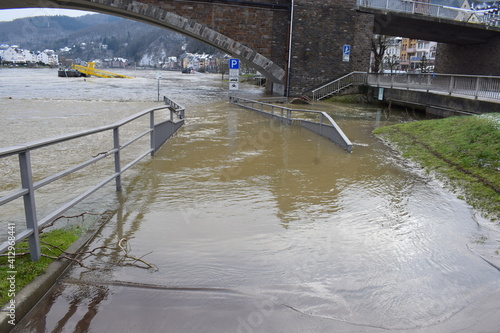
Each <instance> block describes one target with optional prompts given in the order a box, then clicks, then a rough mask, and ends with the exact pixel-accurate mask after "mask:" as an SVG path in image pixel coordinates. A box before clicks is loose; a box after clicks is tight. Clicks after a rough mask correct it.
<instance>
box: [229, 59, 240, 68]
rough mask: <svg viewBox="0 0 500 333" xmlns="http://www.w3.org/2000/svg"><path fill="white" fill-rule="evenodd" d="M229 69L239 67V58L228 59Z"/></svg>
mask: <svg viewBox="0 0 500 333" xmlns="http://www.w3.org/2000/svg"><path fill="white" fill-rule="evenodd" d="M229 69H240V59H229Z"/></svg>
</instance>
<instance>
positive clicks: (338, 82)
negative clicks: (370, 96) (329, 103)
mask: <svg viewBox="0 0 500 333" xmlns="http://www.w3.org/2000/svg"><path fill="white" fill-rule="evenodd" d="M367 77H368V73H367V72H352V73H349V74H347V75H344V76H342V77H339V78H338V79H335V80H333V81H332V82H328V83H326V84H324V85H322V86H321V87H319V88H316V89H314V90H313V91H312V96H313V101H319V100H321V99H324V98H327V97H330V96H332V95H335V94H337V93H339V92H340V91H342V90H344V89H345V88H348V87H350V86H353V85H362V84H365V83H366V80H367Z"/></svg>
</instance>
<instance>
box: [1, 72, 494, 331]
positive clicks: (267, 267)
mask: <svg viewBox="0 0 500 333" xmlns="http://www.w3.org/2000/svg"><path fill="white" fill-rule="evenodd" d="M56 74H57V73H56V72H55V71H54V70H46V69H42V70H23V69H2V70H0V86H1V87H2V89H1V91H0V94H1V96H0V98H1V106H0V117H1V118H0V119H1V127H2V130H1V134H0V138H1V141H0V142H2V146H5V145H11V144H15V143H20V142H23V141H30V140H33V139H37V138H38V139H40V138H45V137H47V136H52V135H58V134H62V133H69V132H73V131H76V130H80V129H85V128H92V127H96V126H100V125H104V124H108V123H110V122H112V121H114V120H118V119H122V118H124V117H125V116H127V115H130V114H132V113H135V112H138V111H141V110H143V109H146V108H149V107H151V106H154V105H157V104H158V103H156V102H155V99H156V90H155V89H156V80H155V79H154V77H155V72H153V71H150V72H148V71H129V72H127V74H131V75H132V76H136V77H137V78H136V79H134V80H119V79H98V78H90V79H87V80H86V81H83V80H82V79H64V78H57V77H56ZM163 78H164V79H162V81H161V87H162V94H163V95H167V96H169V97H170V98H172V99H173V100H174V101H176V102H178V103H180V104H181V105H183V106H185V107H186V110H187V111H186V117H187V121H186V124H185V126H184V127H183V128H182V129H181V130H180V131H179V133H178V134H177V135H176V136H175V137H174V138H172V139H170V140H169V141H168V142H167V143H166V144H165V145H164V146H163V147H162V149H161V150H160V151H159V153H158V154H157V155H155V156H154V157H153V158H148V159H146V160H145V161H144V162H142V163H141V164H140V165H139V166H136V167H135V168H134V169H133V170H132V171H131V172H130V173H129V174H128V175H127V176H126V177H125V179H124V180H123V186H124V188H123V191H122V193H116V192H114V191H113V188H112V186H109V188H105V189H104V190H102V191H100V192H98V193H96V194H95V195H94V196H92V197H91V198H89V199H88V200H87V201H86V202H84V203H82V204H81V205H79V206H78V207H75V208H74V209H73V210H74V211H75V212H79V211H80V212H81V211H83V210H93V211H104V210H106V209H112V210H116V214H115V215H114V216H113V218H112V219H111V221H109V222H108V223H107V224H106V225H105V226H103V228H102V229H101V230H100V231H99V232H98V234H97V236H96V237H95V239H94V241H93V242H92V243H91V244H90V247H91V248H93V247H98V246H103V245H106V246H114V247H116V244H117V242H118V240H119V239H121V238H127V239H128V244H129V246H130V249H131V254H133V255H135V256H137V257H140V256H142V255H145V254H148V255H147V256H145V257H144V258H143V259H145V260H147V261H148V262H149V263H153V264H154V265H155V266H157V267H158V270H157V271H154V270H148V269H143V268H139V267H136V266H133V265H132V266H130V265H129V266H125V265H117V264H116V261H117V259H118V257H119V251H104V252H103V253H102V255H100V256H99V257H98V258H96V257H91V258H88V259H86V260H85V264H86V265H87V266H89V267H92V268H95V269H94V270H88V269H85V268H81V267H76V266H75V267H72V269H71V270H70V271H69V272H68V273H67V274H66V275H65V276H63V277H62V279H61V280H60V282H59V283H58V284H57V285H56V286H55V288H54V289H53V290H51V291H50V293H49V294H47V295H46V297H45V298H44V299H43V300H42V301H41V302H40V303H39V304H38V305H37V306H36V307H35V308H34V309H33V311H32V312H31V313H30V314H29V315H28V316H27V317H26V318H25V319H24V320H23V321H22V322H21V323H20V324H19V325H18V326H17V327H16V329H15V332H141V331H142V332H334V331H345V332H385V331H387V330H389V331H403V330H407V331H409V332H458V331H462V330H465V331H468V332H497V331H498V329H499V327H500V307H499V306H500V301H499V299H500V298H499V297H498V296H500V289H499V282H500V272H499V271H498V270H497V269H496V268H495V267H493V266H492V265H490V264H489V263H488V262H486V261H485V260H483V258H482V257H481V256H480V255H478V253H479V252H481V253H483V254H484V255H483V256H485V255H491V256H494V255H495V250H496V249H497V248H498V245H496V246H497V247H496V248H495V246H492V245H491V242H493V243H495V242H496V240H498V238H499V234H498V229H497V227H496V226H495V225H494V224H493V223H492V222H490V221H487V220H485V219H484V218H482V217H481V216H480V215H479V214H478V213H476V212H474V211H473V210H472V209H471V208H470V207H469V206H468V205H467V204H465V203H464V201H462V200H460V199H458V198H457V196H456V195H455V194H453V193H451V192H450V191H448V190H447V189H446V188H445V187H444V186H443V184H441V183H440V182H438V181H437V180H435V179H433V178H432V177H430V176H429V175H427V174H425V173H424V172H423V171H421V170H420V169H419V168H418V167H416V166H415V165H414V164H412V163H409V162H407V161H405V160H404V159H402V158H401V157H400V156H399V155H398V154H397V153H396V152H395V151H393V150H392V149H390V148H389V147H388V146H386V145H385V144H384V143H383V142H381V141H380V140H379V139H377V138H376V137H374V136H373V135H372V131H373V129H375V128H376V127H379V126H382V125H386V124H391V123H395V122H400V121H405V120H408V119H409V118H414V117H415V116H417V115H415V114H413V113H412V112H406V111H395V110H392V111H391V112H389V111H387V110H385V111H384V110H382V109H380V108H377V107H373V106H360V105H337V104H334V105H332V104H323V103H319V104H317V105H314V106H311V107H310V108H315V109H321V110H324V111H327V112H329V113H330V114H331V115H332V117H333V118H334V119H335V120H336V121H337V123H338V124H339V125H340V127H341V128H342V129H343V130H344V132H345V133H346V135H347V136H348V137H349V139H350V140H351V141H352V142H353V143H354V148H353V153H352V154H347V153H346V152H345V151H343V150H342V149H340V148H339V147H337V146H336V145H334V144H333V143H331V142H329V141H328V140H326V139H324V138H322V137H319V136H317V135H315V134H313V133H311V132H309V131H307V130H305V129H301V128H297V127H292V126H285V125H282V124H280V123H278V122H276V121H273V120H270V119H268V118H266V117H263V116H261V115H259V114H256V113H252V112H251V111H247V110H244V109H241V108H238V107H236V106H234V105H231V104H229V103H228V102H227V96H228V91H227V87H226V85H227V83H224V82H221V80H220V76H219V75H203V74H198V75H182V74H180V73H171V72H167V73H164V74H163ZM241 87H242V89H240V91H239V92H238V94H241V95H244V96H253V97H261V96H263V91H262V90H261V89H260V88H258V87H252V86H247V85H244V84H241ZM28 129H29V130H28ZM131 130H133V129H131ZM25 139H27V140H25ZM100 140H105V139H104V138H96V139H95V140H92V141H91V142H81V143H80V146H79V148H78V149H82V150H83V151H88V152H89V154H91V153H93V152H94V153H95V152H99V149H102V148H101V143H100V142H101V141H100ZM146 144H147V143H146ZM75 149H76V148H72V147H67V146H65V147H64V148H61V151H62V152H61V151H60V152H58V151H50V150H46V151H43V152H41V153H40V154H38V155H37V157H36V158H37V160H36V161H38V163H35V164H36V165H38V166H39V167H40V168H41V169H42V171H40V173H41V174H45V173H48V172H50V171H51V170H52V169H51V167H50V166H47V163H48V162H49V161H54V156H55V155H54V154H62V155H64V156H65V159H62V160H61V162H60V164H64V165H66V164H71V163H72V162H71V158H70V157H67V156H68V155H71V154H69V153H75ZM75 155H76V156H78V155H79V154H78V153H75ZM1 163H2V172H1V173H0V175H1V176H2V182H3V184H2V185H1V186H0V190H1V191H6V190H8V189H11V188H13V187H15V184H14V183H15V179H14V180H11V179H10V178H12V177H10V178H9V175H10V174H11V173H12V172H14V168H15V166H13V165H14V164H13V162H9V161H3V162H1ZM105 167H106V166H102V168H105ZM100 172H101V169H99V168H98V169H96V170H95V173H97V174H98V173H100ZM92 177H93V175H89V174H83V175H81V176H79V177H74V178H75V179H71V186H73V187H76V188H78V187H84V186H85V185H86V184H87V183H88V182H89V180H91V179H92ZM4 179H5V181H4ZM71 188H72V187H70V186H69V185H68V184H66V183H63V184H62V185H60V186H58V187H57V186H56V187H54V188H51V189H48V190H47V191H45V192H44V193H41V194H40V200H39V205H38V209H39V211H40V212H39V215H42V216H43V213H44V212H45V210H46V209H48V208H47V207H48V206H51V205H55V204H57V203H58V202H59V201H62V199H63V198H61V197H65V196H67V195H69V194H70V193H72V191H74V188H73V189H71ZM2 209H5V212H4V213H3V214H4V215H3V216H8V218H7V219H8V220H9V221H11V220H15V221H17V220H16V219H17V217H16V216H17V215H16V214H17V213H16V209H17V208H2ZM2 220H3V221H2V222H5V218H2ZM2 224H4V223H2ZM21 227H22V223H19V228H21ZM2 228H4V226H2ZM2 237H4V236H3V235H2ZM494 245H495V244H494Z"/></svg>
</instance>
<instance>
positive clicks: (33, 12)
mask: <svg viewBox="0 0 500 333" xmlns="http://www.w3.org/2000/svg"><path fill="white" fill-rule="evenodd" d="M87 14H95V13H94V12H84V11H81V10H71V9H55V8H26V9H0V21H12V20H15V19H18V18H22V17H30V16H43V15H49V16H52V15H66V16H73V17H76V16H82V15H87Z"/></svg>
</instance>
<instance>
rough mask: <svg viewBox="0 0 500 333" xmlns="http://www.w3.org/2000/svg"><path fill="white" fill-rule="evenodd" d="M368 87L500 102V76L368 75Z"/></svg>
mask: <svg viewBox="0 0 500 333" xmlns="http://www.w3.org/2000/svg"><path fill="white" fill-rule="evenodd" d="M367 83H368V85H370V86H375V87H385V88H398V89H407V90H420V91H422V90H424V91H427V92H433V93H442V94H448V95H455V96H467V97H468V96H470V97H474V98H475V99H478V98H487V99H494V100H498V102H500V76H472V75H450V74H434V73H423V74H377V73H370V74H368V80H367Z"/></svg>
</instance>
